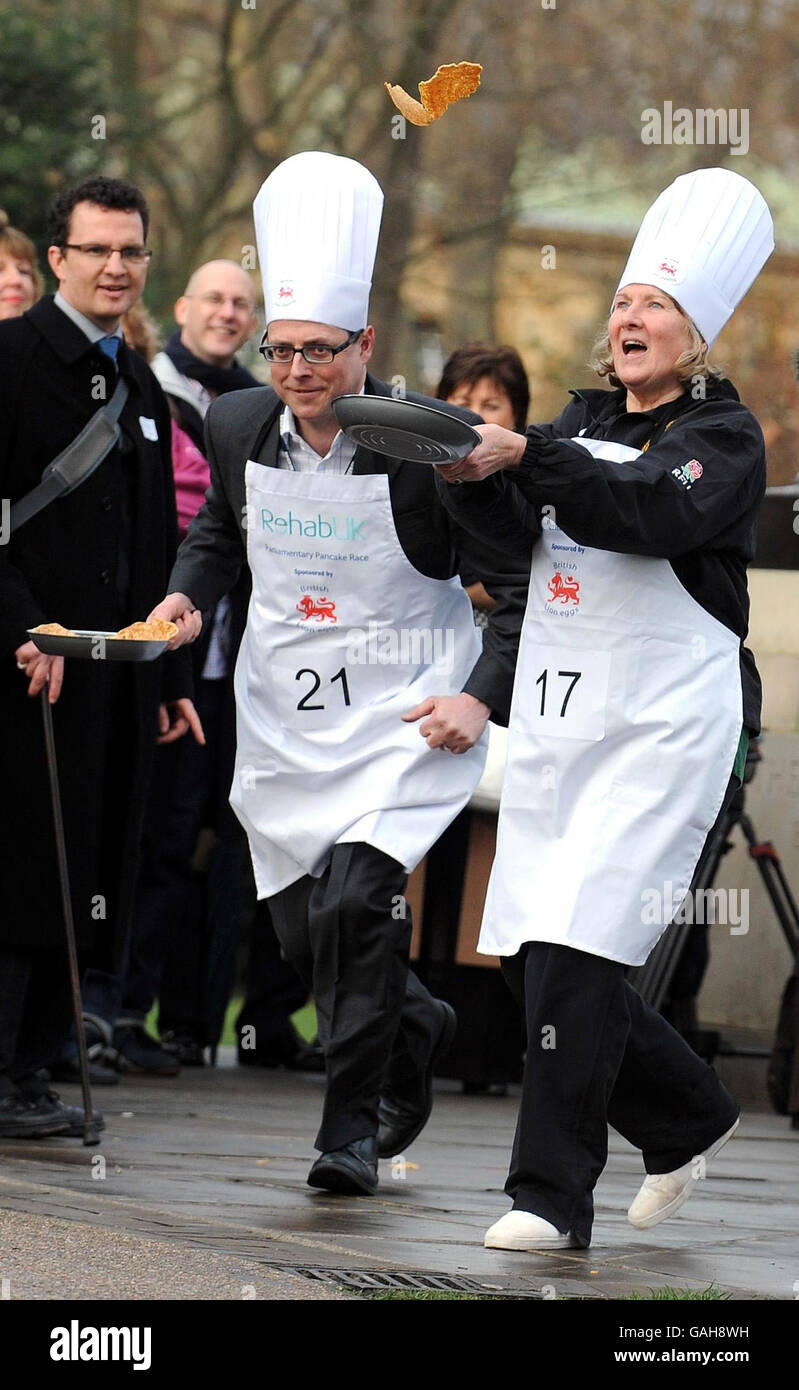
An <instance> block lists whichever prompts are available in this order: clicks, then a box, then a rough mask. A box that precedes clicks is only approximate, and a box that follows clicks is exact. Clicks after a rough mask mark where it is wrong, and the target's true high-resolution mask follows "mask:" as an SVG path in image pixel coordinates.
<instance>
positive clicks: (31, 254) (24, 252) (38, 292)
mask: <svg viewBox="0 0 799 1390" xmlns="http://www.w3.org/2000/svg"><path fill="white" fill-rule="evenodd" d="M3 251H5V253H6V255H8V256H12V257H13V258H14V260H15V261H27V262H28V264H29V266H30V268H31V276H32V279H33V290H34V296H35V299H41V297H42V295H43V293H44V280H43V278H42V274H41V271H40V270H39V265H38V262H37V260H36V247H35V246H34V244H33V242H32V241H31V239H30V237H27V236H26V235H25V233H24V232H20V231H18V230H17V228H16V227H10V226H9V225H8V214H7V213H5V212H4V211H3V209H2V208H0V252H3ZM34 302H35V301H34Z"/></svg>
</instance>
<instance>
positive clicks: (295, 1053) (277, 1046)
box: [238, 1023, 325, 1072]
mask: <svg viewBox="0 0 799 1390" xmlns="http://www.w3.org/2000/svg"><path fill="white" fill-rule="evenodd" d="M245 1026H246V1025H245ZM240 1039H241V1031H239V1044H238V1062H239V1066H240V1067H285V1068H286V1070H287V1071H315V1072H322V1071H324V1069H325V1054H324V1052H323V1051H322V1048H321V1046H320V1044H319V1040H318V1039H316V1041H314V1042H311V1043H307V1042H306V1041H305V1039H304V1038H303V1037H301V1035H300V1034H299V1033H298V1032H297V1029H296V1028H295V1027H294V1024H293V1023H290V1024H289V1026H288V1028H286V1029H284V1030H283V1032H281V1033H273V1034H272V1035H271V1036H270V1037H269V1038H268V1039H267V1040H266V1042H265V1043H263V1045H262V1046H260V1047H242V1045H241V1040H240Z"/></svg>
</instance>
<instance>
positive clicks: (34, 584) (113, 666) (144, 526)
mask: <svg viewBox="0 0 799 1390" xmlns="http://www.w3.org/2000/svg"><path fill="white" fill-rule="evenodd" d="M148 220H149V218H148V210H147V205H146V203H145V201H144V198H143V197H142V195H141V193H140V192H139V190H138V189H136V188H134V187H133V186H132V185H130V184H127V183H124V182H123V181H122V180H118V179H108V178H93V179H88V180H85V181H84V182H83V183H82V184H81V185H79V186H78V187H77V188H76V189H73V190H71V191H69V192H66V193H63V194H61V195H60V196H59V197H58V198H57V199H56V201H55V203H54V205H53V209H52V211H51V228H50V232H51V242H52V245H51V246H50V249H49V252H48V259H49V262H50V266H51V269H52V270H53V272H54V274H55V276H56V277H57V279H58V281H59V291H58V293H57V294H56V295H55V297H53V296H46V297H45V298H44V299H42V300H40V301H39V303H38V304H36V305H34V307H33V309H31V310H30V311H29V312H28V313H26V314H24V315H22V317H20V318H18V319H15V320H12V321H9V322H6V323H3V324H0V382H1V383H2V385H0V498H2V499H3V513H2V515H3V534H2V541H3V544H2V545H0V712H1V714H0V717H2V729H3V739H4V752H3V761H4V770H5V778H4V782H5V797H6V808H7V812H8V814H7V817H6V830H5V833H4V835H3V837H2V840H1V841H0V903H1V904H2V909H1V911H0V1135H5V1136H8V1135H32V1136H33V1135H35V1136H37V1137H38V1136H41V1135H43V1134H52V1133H68V1132H69V1131H70V1129H71V1128H74V1124H75V1112H74V1111H72V1112H70V1107H66V1106H63V1105H62V1104H61V1103H60V1102H59V1101H58V1100H57V1099H56V1098H53V1096H52V1094H51V1093H48V1092H47V1089H46V1085H44V1084H43V1083H42V1082H41V1080H39V1079H38V1077H37V1075H36V1073H37V1072H38V1071H39V1069H40V1068H41V1067H42V1066H43V1064H44V1063H45V1062H46V1061H47V1059H48V1057H49V1056H51V1055H52V1054H53V1053H54V1051H55V1050H56V1049H57V1047H58V1045H59V1044H60V1043H61V1042H62V1041H63V1039H64V1038H65V1036H66V1034H67V1032H68V1029H69V1022H70V996H69V975H68V969H67V962H66V956H65V949H64V944H63V943H64V925H63V913H62V905H61V900H60V893H59V877H58V871H57V861H56V851H55V843H54V833H53V815H52V808H51V804H50V792H49V783H48V773H47V766H46V760H45V748H44V739H43V730H42V711H41V709H40V699H39V698H37V697H39V695H40V692H41V690H42V689H43V688H44V686H45V685H46V684H47V683H49V700H50V702H51V705H52V710H53V721H54V728H55V742H56V749H57V757H58V765H59V775H60V782H61V797H62V803H63V812H64V824H65V837H66V849H67V856H68V863H69V869H70V876H71V889H72V907H73V914H74V919H75V928H76V934H77V938H78V944H79V947H80V948H81V951H82V965H84V966H89V967H91V968H93V969H94V972H95V976H94V978H95V984H98V983H99V985H102V983H103V980H104V979H106V978H113V977H115V976H117V975H118V974H119V972H120V966H121V963H122V959H123V956H124V947H125V936H126V931H127V926H128V921H129V917H130V911H131V903H132V893H133V888H134V883H135V874H136V858H137V848H138V840H139V834H140V829H141V818H142V813H143V807H144V800H145V793H146V788H147V781H148V777H149V771H150V764H151V759H152V752H153V748H154V746H155V743H156V739H157V738H158V737H160V738H161V739H162V740H171V739H173V738H177V737H180V736H181V734H183V733H185V732H186V729H187V728H188V727H191V728H192V730H193V732H194V735H195V737H197V738H199V739H201V738H202V730H201V728H200V725H199V721H198V719H197V716H196V713H195V711H194V709H193V706H192V704H191V700H190V699H189V698H188V697H189V696H190V694H191V688H190V680H191V677H190V673H189V671H188V668H187V666H186V664H185V658H183V659H182V654H181V653H177V654H176V655H177V658H178V659H177V660H175V657H174V656H172V655H170V656H168V657H166V658H165V659H163V660H159V661H156V662H152V663H144V664H129V663H116V662H111V661H106V660H97V661H91V660H90V661H70V662H68V663H66V668H65V664H64V660H63V658H61V657H47V656H44V655H43V654H42V653H40V652H39V651H38V649H37V648H36V647H35V645H34V644H33V642H32V641H31V640H30V638H29V636H28V629H30V628H32V627H35V626H36V625H37V624H39V623H44V622H59V623H62V624H63V625H64V626H65V627H68V628H78V629H95V630H104V631H115V630H117V629H119V628H120V627H122V626H124V625H126V624H127V623H129V622H131V621H134V620H136V619H140V618H144V617H146V615H147V614H148V613H149V611H150V609H151V608H152V606H153V603H154V602H155V601H156V599H157V598H158V597H159V596H160V595H161V594H162V593H163V592H164V588H165V582H166V579H167V576H168V575H169V572H170V568H171V564H172V560H173V556H174V552H175V547H176V536H177V528H176V513H175V496H174V485H173V478H172V465H171V456H170V424H169V413H168V410H167V407H166V403H165V400H164V396H163V394H162V392H161V389H160V387H159V386H158V383H157V382H156V380H155V378H154V376H153V375H152V373H151V372H150V370H149V368H148V367H147V366H146V365H145V363H144V361H143V360H142V359H141V358H140V357H139V356H137V354H136V353H135V352H133V351H131V350H130V349H129V348H128V347H127V346H126V345H125V343H124V340H123V339H122V336H121V332H120V330H119V320H120V317H121V315H122V314H123V313H124V312H125V311H126V310H127V309H128V308H129V307H130V305H131V304H132V303H134V301H135V300H137V299H138V298H139V296H140V295H141V293H142V290H143V288H144V283H145V279H146V275H147V265H148V259H149V255H150V253H149V252H148V251H147V250H146V245H145V243H146V237H147V229H148ZM120 374H121V376H122V377H123V378H124V380H125V382H126V383H127V386H128V390H129V395H128V399H127V401H126V404H125V406H124V408H123V411H122V415H121V418H120V425H121V437H120V440H119V443H118V445H117V446H116V447H114V448H113V449H112V450H111V452H110V453H109V454H108V455H107V456H106V458H105V459H104V460H103V462H102V463H101V464H100V465H99V467H98V468H97V469H96V470H95V471H94V473H92V474H91V476H90V477H88V478H87V479H85V480H84V481H83V482H82V483H81V484H80V485H79V486H78V487H77V488H76V489H75V490H74V491H73V492H71V493H68V494H67V495H65V496H63V497H61V498H59V499H57V500H55V501H52V502H50V503H49V504H48V505H47V506H46V507H45V508H44V509H43V510H42V511H40V512H39V513H38V515H36V516H35V517H33V518H32V519H31V520H29V521H28V522H26V523H25V524H24V525H23V526H21V527H20V528H19V530H18V531H15V532H13V533H9V531H10V528H9V503H13V502H15V501H17V500H18V499H20V498H22V497H23V496H25V494H27V493H28V492H29V491H31V490H32V489H33V488H34V487H35V486H36V485H37V483H38V482H39V480H40V478H41V475H42V472H43V470H44V468H45V467H46V465H47V464H48V463H49V462H50V461H51V460H52V459H53V458H54V457H55V456H56V455H58V454H59V453H60V452H61V451H62V450H63V449H64V448H65V447H66V446H67V445H68V444H69V443H70V442H71V441H72V440H73V438H74V437H75V436H76V435H77V434H78V433H79V432H80V431H81V430H82V429H83V427H84V426H85V424H86V423H87V421H88V420H89V419H90V417H91V416H92V415H93V414H94V413H95V411H97V410H98V409H100V408H102V406H103V405H104V404H105V403H106V402H107V401H108V400H110V398H111V397H112V394H113V392H114V389H115V387H116V383H117V380H118V378H119V375H120ZM101 995H102V990H101V991H100V995H98V997H101ZM91 1007H92V1006H91V1004H90V1002H88V1001H87V998H86V995H85V994H84V1010H85V1011H86V1012H87V1013H90V1012H91ZM106 1013H107V1014H110V1018H111V1019H113V1001H111V1008H110V1010H109V1009H107V1010H106ZM108 1021H109V1019H108V1017H107V1018H106V1019H105V1023H106V1025H107V1023H108Z"/></svg>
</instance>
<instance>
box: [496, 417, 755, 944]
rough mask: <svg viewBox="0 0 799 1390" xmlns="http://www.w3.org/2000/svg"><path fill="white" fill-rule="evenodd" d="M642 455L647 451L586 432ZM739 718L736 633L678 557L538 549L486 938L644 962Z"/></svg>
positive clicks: (567, 543) (705, 819)
mask: <svg viewBox="0 0 799 1390" xmlns="http://www.w3.org/2000/svg"><path fill="white" fill-rule="evenodd" d="M573 442H574V443H576V444H580V445H582V446H583V448H587V449H589V450H590V451H591V452H592V453H593V454H594V455H595V456H596V455H599V456H601V457H605V458H612V459H615V460H616V461H618V462H628V461H630V460H632V459H634V458H637V457H638V452H639V451H638V450H635V449H631V448H629V447H627V446H625V445H620V444H614V443H612V442H608V441H604V440H592V439H585V438H582V437H581V438H578V439H575V440H574V441H573ZM741 727H742V696H741V676H740V666H739V641H738V638H737V636H736V634H735V633H734V632H731V631H730V630H729V628H727V627H725V626H724V625H723V624H722V623H720V622H718V621H717V620H716V619H715V618H713V617H711V615H710V614H709V613H707V612H706V611H705V609H704V608H702V607H701V606H700V604H698V603H697V602H696V601H695V600H694V599H693V598H691V596H690V594H688V593H687V592H686V590H685V589H684V588H683V586H682V585H681V584H680V582H679V580H678V579H677V576H676V575H675V573H674V571H673V569H672V568H671V565H670V564H669V562H668V561H667V560H662V559H653V558H650V557H646V556H637V555H621V554H617V553H614V552H611V551H607V550H593V549H591V548H588V547H585V546H581V545H577V544H576V543H575V542H574V541H572V540H571V539H570V537H569V536H567V535H565V534H564V532H563V531H561V530H559V529H557V527H555V526H554V524H553V523H552V522H550V523H549V525H548V528H547V529H544V531H543V536H542V541H541V544H540V545H538V546H537V547H536V549H535V552H534V557H533V564H532V572H531V582H530V592H529V596H528V603H527V611H526V614H525V619H524V627H523V630H522V639H521V644H520V651H519V660H518V664H517V668H516V679H515V684H514V691H513V702H512V706H511V717H510V724H509V740H508V765H507V770H506V773H505V781H504V786H503V791H502V802H501V806H500V813H499V822H498V829H497V852H496V858H495V861H494V866H493V869H492V873H491V880H490V883H489V887H488V893H487V897H486V905H485V913H484V917H483V924H482V930H481V935H480V942H479V945H478V950H479V951H481V952H483V953H484V954H486V955H513V954H515V953H516V952H517V951H518V950H519V949H520V947H521V946H522V945H523V943H524V942H526V941H552V942H557V943H559V944H560V945H563V946H572V947H574V948H575V949H577V950H581V951H588V952H591V953H592V954H594V955H598V956H605V957H607V958H609V959H611V960H618V961H623V962H624V963H625V964H627V965H641V964H642V963H643V962H644V961H645V960H646V958H647V956H648V954H649V952H650V950H651V949H652V947H653V946H654V944H655V942H656V941H657V939H658V937H659V936H660V935H661V933H662V932H663V930H664V929H665V927H666V926H667V925H668V923H669V922H670V921H671V918H672V916H673V915H674V913H675V912H676V910H677V908H678V907H679V904H680V901H681V900H682V898H683V897H684V896H685V893H686V892H687V890H688V887H689V885H690V882H691V878H692V877H693V873H694V869H695V868H696V864H697V861H698V859H699V854H700V852H701V849H702V846H703V845H704V842H705V839H706V837H707V834H708V831H709V830H710V827H711V826H712V824H713V822H714V820H715V819H716V816H717V814H718V812H719V809H720V807H721V802H722V799H723V796H724V792H725V789H726V787H727V783H728V781H729V778H730V774H731V772H732V767H733V763H734V760H735V754H736V751H737V747H738V741H739V737H740V733H741Z"/></svg>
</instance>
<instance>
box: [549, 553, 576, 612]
mask: <svg viewBox="0 0 799 1390" xmlns="http://www.w3.org/2000/svg"><path fill="white" fill-rule="evenodd" d="M571 570H572V565H571V564H569V562H568V561H567V562H566V563H565V564H564V563H561V564H559V565H558V568H557V569H556V570H555V571H554V573H553V575H552V577H551V578H550V579H548V580H547V586H546V588H547V592H546V597H545V599H544V609H545V612H547V613H550V614H553V615H555V616H557V617H558V618H573V617H574V614H575V613H576V612H577V610H578V609H579V607H580V580H579V579H578V578H577V575H576V574H574V573H571V572H570V571H571Z"/></svg>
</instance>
